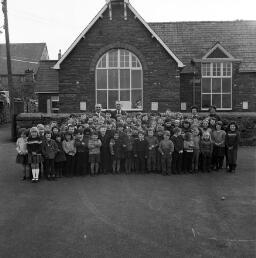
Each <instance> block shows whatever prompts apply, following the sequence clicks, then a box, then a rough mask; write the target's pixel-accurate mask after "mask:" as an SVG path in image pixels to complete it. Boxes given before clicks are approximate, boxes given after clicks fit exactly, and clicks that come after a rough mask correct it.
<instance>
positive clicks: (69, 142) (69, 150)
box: [62, 132, 76, 177]
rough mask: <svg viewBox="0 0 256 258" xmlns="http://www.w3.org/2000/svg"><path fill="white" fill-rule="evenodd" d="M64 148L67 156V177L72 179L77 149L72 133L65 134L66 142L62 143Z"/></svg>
mask: <svg viewBox="0 0 256 258" xmlns="http://www.w3.org/2000/svg"><path fill="white" fill-rule="evenodd" d="M62 147H63V150H64V152H65V155H66V167H65V175H66V176H68V177H72V176H73V174H74V170H75V154H76V147H75V141H74V139H73V136H72V134H71V133H69V132H66V133H65V136H64V141H63V142H62Z"/></svg>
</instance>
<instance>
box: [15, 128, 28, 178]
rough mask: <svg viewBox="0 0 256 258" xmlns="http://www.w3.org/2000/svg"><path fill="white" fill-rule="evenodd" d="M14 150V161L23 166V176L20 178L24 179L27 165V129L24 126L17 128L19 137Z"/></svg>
mask: <svg viewBox="0 0 256 258" xmlns="http://www.w3.org/2000/svg"><path fill="white" fill-rule="evenodd" d="M16 150H17V152H18V155H17V158H16V163H18V164H21V165H22V166H23V178H22V180H26V179H27V177H26V171H27V167H28V150H27V130H26V129H25V128H21V129H20V130H19V138H18V139H17V142H16Z"/></svg>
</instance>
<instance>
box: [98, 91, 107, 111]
mask: <svg viewBox="0 0 256 258" xmlns="http://www.w3.org/2000/svg"><path fill="white" fill-rule="evenodd" d="M97 104H101V105H102V108H103V109H106V108H107V91H106V90H97Z"/></svg>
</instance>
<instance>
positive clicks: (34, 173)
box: [32, 168, 36, 179]
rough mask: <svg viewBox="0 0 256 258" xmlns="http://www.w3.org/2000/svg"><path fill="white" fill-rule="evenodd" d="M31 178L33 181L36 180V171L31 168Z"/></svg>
mask: <svg viewBox="0 0 256 258" xmlns="http://www.w3.org/2000/svg"><path fill="white" fill-rule="evenodd" d="M32 176H33V179H35V178H36V169H35V168H32Z"/></svg>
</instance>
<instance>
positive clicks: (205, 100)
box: [202, 94, 211, 108]
mask: <svg viewBox="0 0 256 258" xmlns="http://www.w3.org/2000/svg"><path fill="white" fill-rule="evenodd" d="M210 106H211V94H202V108H209V107H210Z"/></svg>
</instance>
